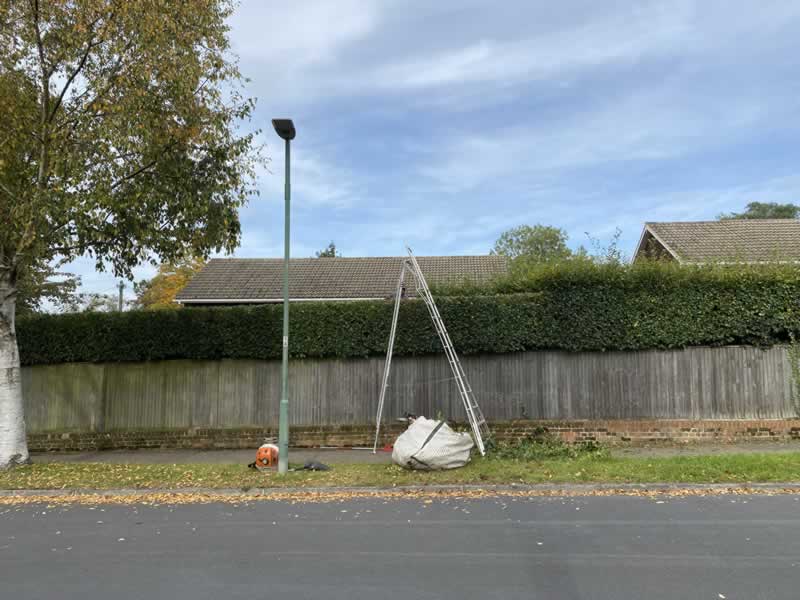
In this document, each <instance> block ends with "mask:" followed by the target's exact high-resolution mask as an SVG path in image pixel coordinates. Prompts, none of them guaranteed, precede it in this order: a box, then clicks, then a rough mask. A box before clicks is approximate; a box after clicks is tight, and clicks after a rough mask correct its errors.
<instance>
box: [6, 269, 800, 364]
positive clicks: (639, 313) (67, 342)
mask: <svg viewBox="0 0 800 600" xmlns="http://www.w3.org/2000/svg"><path fill="white" fill-rule="evenodd" d="M434 293H435V294H436V301H437V304H438V306H439V309H440V312H441V314H442V318H443V319H444V322H445V324H446V325H447V328H448V331H449V332H450V335H451V337H452V339H453V343H454V344H455V347H456V350H457V351H458V352H460V353H463V354H475V353H502V352H516V351H522V350H565V351H583V350H587V351H588V350H593V351H607V350H647V349H664V348H683V347H687V346H704V345H708V346H719V345H728V344H746V345H758V346H768V345H772V344H776V343H784V342H786V341H788V340H789V336H790V333H797V332H798V331H800V270H798V269H796V268H791V267H736V268H732V267H704V268H696V267H693V268H687V267H682V268H679V267H674V266H669V265H647V264H645V265H633V266H626V265H587V264H569V263H567V264H561V265H555V266H546V267H541V268H535V269H531V270H528V271H526V272H525V273H522V274H520V273H516V274H515V275H513V276H511V277H507V278H504V279H501V280H498V281H496V282H495V283H494V284H492V285H489V286H486V287H481V288H477V287H470V286H463V287H459V288H455V289H439V290H434ZM281 310H282V309H281V305H280V304H272V305H263V306H257V307H244V306H239V307H230V308H186V309H183V310H177V311H131V312H125V313H79V314H64V315H38V316H33V317H29V318H24V319H20V321H19V323H18V328H17V329H18V340H19V347H20V355H21V361H22V364H25V365H34V364H52V363H63V362H105V361H114V362H116V361H145V360H164V359H198V360H199V359H206V360H208V359H224V358H231V359H236V358H251V359H277V358H280V356H281V336H282V331H281V318H282V313H281ZM391 315H392V300H391V299H387V300H386V301H378V302H374V301H373V302H325V303H322V302H308V303H303V302H298V303H293V304H292V306H291V334H290V351H291V354H292V356H294V357H298V358H299V357H316V358H347V357H365V356H375V355H381V354H383V353H384V352H385V351H386V343H387V338H388V336H389V326H390V323H391ZM440 351H441V346H440V343H439V340H438V338H437V336H436V333H435V331H434V329H433V326H432V324H431V321H430V318H429V316H428V313H427V310H426V308H425V306H424V304H422V302H420V301H418V300H408V301H404V302H403V306H402V308H401V310H400V320H399V324H398V333H397V340H396V346H395V353H396V354H398V355H420V354H429V353H436V352H440Z"/></svg>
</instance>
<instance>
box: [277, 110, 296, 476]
mask: <svg viewBox="0 0 800 600" xmlns="http://www.w3.org/2000/svg"><path fill="white" fill-rule="evenodd" d="M272 126H273V127H274V128H275V133H277V134H278V136H279V137H281V138H282V139H283V140H285V141H286V174H285V180H284V184H285V188H284V222H283V226H284V230H283V362H282V363H281V404H280V415H279V420H278V473H287V472H288V471H289V215H290V210H289V207H290V202H291V186H290V183H289V174H290V162H289V160H290V154H289V149H290V141H291V140H293V139H294V137H295V135H296V132H295V129H294V123H292V120H291V119H272Z"/></svg>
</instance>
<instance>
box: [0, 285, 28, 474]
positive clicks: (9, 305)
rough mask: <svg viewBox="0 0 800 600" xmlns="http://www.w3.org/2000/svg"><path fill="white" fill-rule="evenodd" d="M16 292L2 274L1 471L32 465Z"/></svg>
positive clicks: (0, 308)
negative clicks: (27, 434)
mask: <svg viewBox="0 0 800 600" xmlns="http://www.w3.org/2000/svg"><path fill="white" fill-rule="evenodd" d="M15 302H16V289H15V286H14V285H13V283H12V280H11V278H10V277H9V276H8V275H5V274H3V272H2V271H0V470H3V469H8V468H11V467H14V466H16V465H21V464H26V463H28V462H30V456H29V454H28V442H27V440H26V438H25V415H24V413H23V404H22V379H21V375H20V368H19V350H18V349H17V335H16V330H15V328H14V309H15Z"/></svg>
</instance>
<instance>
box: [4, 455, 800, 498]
mask: <svg viewBox="0 0 800 600" xmlns="http://www.w3.org/2000/svg"><path fill="white" fill-rule="evenodd" d="M797 481H800V452H796V453H795V452H793V453H786V454H783V453H781V454H730V455H721V456H679V457H666V458H615V457H610V456H608V455H607V454H604V453H596V454H595V453H586V454H581V455H579V456H577V457H562V458H543V459H539V460H523V459H516V458H497V457H488V458H480V457H478V458H475V459H473V461H472V462H471V463H470V464H469V465H467V466H466V467H464V468H462V469H455V470H452V471H439V472H427V473H426V472H419V471H407V470H405V469H401V468H400V467H397V466H395V465H333V469H332V470H331V471H327V472H308V471H298V472H294V473H289V474H287V475H286V476H283V477H281V476H278V475H277V474H276V473H274V472H266V473H263V472H257V471H253V470H250V469H248V468H247V467H246V466H244V465H233V464H231V465H209V464H193V465H142V464H136V465H118V464H98V463H83V464H81V463H49V464H34V465H28V466H24V467H19V468H17V469H14V470H11V471H5V472H2V471H0V489H7V490H8V489H11V490H14V489H17V490H19V489H76V488H85V489H119V488H135V489H157V488H198V487H205V488H237V489H249V488H254V487H271V488H284V487H334V486H345V487H350V486H358V487H362V486H363V487H370V486H375V487H392V486H401V485H436V484H480V483H486V484H511V483H522V484H535V483H766V482H797Z"/></svg>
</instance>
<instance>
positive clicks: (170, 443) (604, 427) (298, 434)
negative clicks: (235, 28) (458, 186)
mask: <svg viewBox="0 0 800 600" xmlns="http://www.w3.org/2000/svg"><path fill="white" fill-rule="evenodd" d="M540 427H544V428H546V429H547V430H548V431H550V432H551V433H554V434H556V435H558V436H559V437H561V439H563V440H564V441H566V442H569V443H581V442H588V441H593V442H598V443H600V444H605V445H637V444H639V445H642V444H653V443H667V444H670V443H702V442H718V443H719V442H722V443H726V442H739V441H758V440H776V441H786V440H791V439H795V440H800V419H774V420H737V421H713V420H704V421H691V420H604V421H588V420H586V421H533V420H526V421H506V422H500V423H494V424H493V425H492V431H493V432H494V434H495V436H496V438H497V439H498V440H501V441H502V440H512V439H516V438H521V437H525V436H526V435H529V434H530V433H532V432H533V431H535V430H536V429H537V428H540ZM402 431H403V426H402V425H390V426H388V427H387V429H386V430H384V432H383V435H382V436H381V443H382V444H386V443H390V442H391V441H392V440H394V439H395V437H397V435H399V434H400V433H401V432H402ZM277 435H278V432H277V430H275V429H270V428H263V429H262V428H237V429H197V428H195V429H169V430H147V429H142V430H136V431H130V430H129V431H117V432H106V433H34V434H30V435H28V446H29V449H30V450H31V451H32V452H48V451H50V452H53V451H71V450H103V449H109V450H110V449H139V448H194V449H214V448H256V447H258V446H259V445H260V444H261V443H262V441H263V440H264V438H265V437H277ZM374 435H375V430H374V428H372V427H368V426H347V425H340V426H314V427H293V428H292V430H291V438H290V443H291V445H292V446H296V447H315V446H335V447H348V446H372V443H373V438H374Z"/></svg>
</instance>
